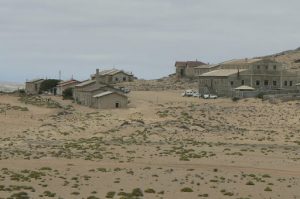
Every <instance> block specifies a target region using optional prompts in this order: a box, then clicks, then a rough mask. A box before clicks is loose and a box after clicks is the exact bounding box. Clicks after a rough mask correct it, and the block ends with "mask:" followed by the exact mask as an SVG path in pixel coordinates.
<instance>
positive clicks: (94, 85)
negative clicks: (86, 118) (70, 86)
mask: <svg viewBox="0 0 300 199" xmlns="http://www.w3.org/2000/svg"><path fill="white" fill-rule="evenodd" d="M99 77H100V78H99ZM107 92H112V93H109V94H108V93H107ZM103 93H104V94H105V95H101V94H103ZM120 96H121V97H120ZM113 97H115V98H116V99H115V100H112V98H113ZM73 98H74V100H75V102H76V103H78V104H82V105H84V106H89V107H96V108H97V107H99V108H100V107H101V108H103V107H104V106H105V105H107V104H109V103H108V99H111V100H112V101H111V103H110V104H109V107H114V108H120V107H122V108H123V107H126V106H127V104H126V103H128V100H127V96H126V95H124V94H123V92H122V91H121V90H120V89H117V88H114V87H113V86H112V85H110V84H106V83H104V82H103V81H102V79H101V76H100V73H99V71H98V70H97V72H96V75H95V76H94V78H93V79H91V80H86V81H84V82H82V83H80V84H77V85H76V86H75V88H74V92H73ZM124 98H126V100H125V99H124ZM112 104H114V106H113V105H112ZM125 104H126V106H125ZM109 107H106V108H109Z"/></svg>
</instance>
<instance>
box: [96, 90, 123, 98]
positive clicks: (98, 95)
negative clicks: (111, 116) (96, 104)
mask: <svg viewBox="0 0 300 199" xmlns="http://www.w3.org/2000/svg"><path fill="white" fill-rule="evenodd" d="M111 94H117V95H121V96H124V97H127V96H126V95H122V94H120V93H117V92H113V91H105V92H103V93H99V94H97V95H94V96H93V97H94V98H99V97H104V96H107V95H111Z"/></svg>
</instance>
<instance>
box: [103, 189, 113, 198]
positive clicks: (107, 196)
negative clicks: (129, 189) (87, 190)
mask: <svg viewBox="0 0 300 199" xmlns="http://www.w3.org/2000/svg"><path fill="white" fill-rule="evenodd" d="M115 195H116V192H114V191H110V192H108V193H107V194H106V196H105V197H106V198H113V197H114V196H115Z"/></svg>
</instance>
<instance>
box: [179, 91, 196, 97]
mask: <svg viewBox="0 0 300 199" xmlns="http://www.w3.org/2000/svg"><path fill="white" fill-rule="evenodd" d="M193 94H194V91H193V90H185V91H184V92H183V93H182V94H181V95H182V97H191V96H193Z"/></svg>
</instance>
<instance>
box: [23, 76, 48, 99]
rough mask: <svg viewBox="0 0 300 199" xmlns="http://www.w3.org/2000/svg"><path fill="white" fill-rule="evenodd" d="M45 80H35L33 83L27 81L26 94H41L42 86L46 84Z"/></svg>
mask: <svg viewBox="0 0 300 199" xmlns="http://www.w3.org/2000/svg"><path fill="white" fill-rule="evenodd" d="M44 81H45V80H44V79H34V80H31V81H26V84H25V92H26V94H29V95H37V94H39V92H40V87H41V84H42V83H43V82H44Z"/></svg>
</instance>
